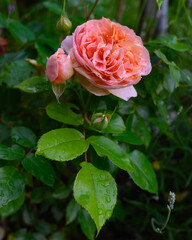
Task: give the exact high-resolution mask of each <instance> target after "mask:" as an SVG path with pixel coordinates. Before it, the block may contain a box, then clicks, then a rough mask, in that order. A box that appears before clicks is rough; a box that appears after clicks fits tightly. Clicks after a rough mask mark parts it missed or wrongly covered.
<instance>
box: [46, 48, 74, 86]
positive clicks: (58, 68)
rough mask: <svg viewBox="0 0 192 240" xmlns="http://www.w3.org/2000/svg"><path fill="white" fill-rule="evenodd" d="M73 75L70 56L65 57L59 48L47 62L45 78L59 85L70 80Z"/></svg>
mask: <svg viewBox="0 0 192 240" xmlns="http://www.w3.org/2000/svg"><path fill="white" fill-rule="evenodd" d="M73 74H74V71H73V66H72V62H71V58H70V55H66V54H65V53H64V51H63V49H61V48H59V49H58V50H57V52H56V53H55V54H53V55H52V56H51V57H50V58H48V60H47V65H46V76H47V78H48V79H49V80H50V81H51V82H52V83H53V84H59V83H62V82H64V81H66V80H67V79H69V78H71V77H72V76H73Z"/></svg>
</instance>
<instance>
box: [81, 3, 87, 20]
mask: <svg viewBox="0 0 192 240" xmlns="http://www.w3.org/2000/svg"><path fill="white" fill-rule="evenodd" d="M81 1H82V3H83V6H84V9H85V18H86V19H87V17H88V10H87V6H86V4H85V1H84V0H81Z"/></svg>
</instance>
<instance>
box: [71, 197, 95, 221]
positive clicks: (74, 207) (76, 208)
mask: <svg viewBox="0 0 192 240" xmlns="http://www.w3.org/2000/svg"><path fill="white" fill-rule="evenodd" d="M79 210H80V206H79V204H78V203H77V202H76V201H75V200H74V199H72V200H71V201H70V202H69V204H68V205H67V208H66V221H67V222H66V224H69V223H71V222H73V221H74V220H75V219H76V217H77V214H78V213H79ZM91 220H92V219H91Z"/></svg>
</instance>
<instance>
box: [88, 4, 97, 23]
mask: <svg viewBox="0 0 192 240" xmlns="http://www.w3.org/2000/svg"><path fill="white" fill-rule="evenodd" d="M98 1H99V0H95V2H94V4H93V7H92V8H91V10H90V12H89V14H88V16H87V17H86V21H88V20H89V18H90V16H91V14H92V13H93V11H94V9H95V7H96V6H97V3H98Z"/></svg>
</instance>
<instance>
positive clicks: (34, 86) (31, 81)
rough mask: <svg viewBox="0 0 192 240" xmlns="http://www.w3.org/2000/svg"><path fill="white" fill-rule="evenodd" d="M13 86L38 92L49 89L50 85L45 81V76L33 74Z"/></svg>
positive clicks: (29, 91) (30, 91) (26, 90)
mask: <svg viewBox="0 0 192 240" xmlns="http://www.w3.org/2000/svg"><path fill="white" fill-rule="evenodd" d="M15 88H19V89H20V90H22V91H24V92H27V93H39V92H43V91H47V90H49V89H51V85H50V82H48V81H46V79H45V77H40V76H34V77H30V78H28V79H26V80H24V81H23V82H21V83H20V84H18V85H16V86H15Z"/></svg>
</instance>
